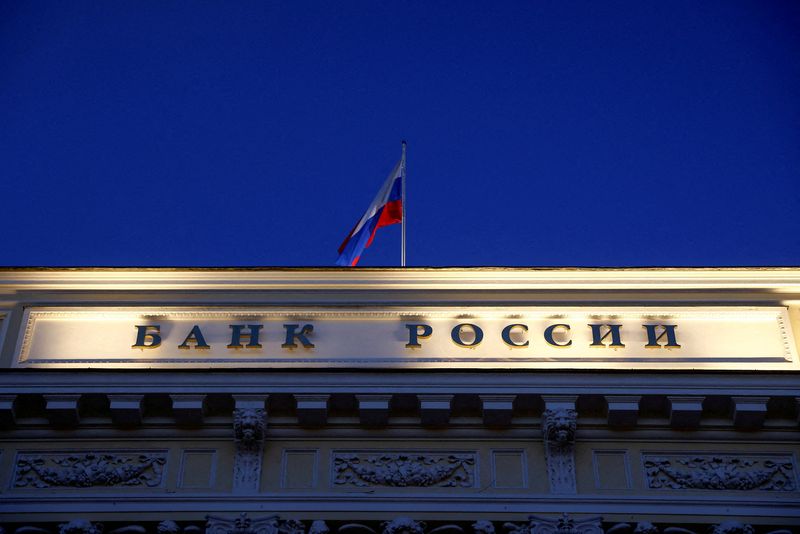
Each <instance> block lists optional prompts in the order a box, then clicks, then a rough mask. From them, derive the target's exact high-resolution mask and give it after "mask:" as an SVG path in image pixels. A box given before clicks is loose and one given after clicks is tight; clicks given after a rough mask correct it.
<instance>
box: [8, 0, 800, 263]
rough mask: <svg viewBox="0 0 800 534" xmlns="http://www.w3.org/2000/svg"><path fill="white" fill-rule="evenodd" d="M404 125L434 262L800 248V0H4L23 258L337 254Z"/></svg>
mask: <svg viewBox="0 0 800 534" xmlns="http://www.w3.org/2000/svg"><path fill="white" fill-rule="evenodd" d="M401 139H407V140H408V143H409V154H408V198H407V206H408V236H409V237H408V259H409V265H412V266H420V265H433V266H444V265H527V266H546V265H576V266H580V265H586V266H637V265H797V264H800V181H799V180H800V4H799V3H797V2H767V1H763V0H754V1H749V2H746V1H731V0H721V1H705V2H697V1H696V0H691V1H670V2H642V1H630V2H594V1H591V2H589V1H587V2H561V1H553V2H532V1H525V2H511V1H506V2H482V3H477V2H456V1H453V2H438V1H435V2H428V1H426V2H374V1H365V2H342V3H340V2H309V3H303V2H281V3H277V2H274V3H273V2H262V1H257V2H255V1H254V2H155V1H154V2H121V1H120V2H51V1H46V2H3V3H0V202H1V204H0V206H2V209H1V211H0V220H2V227H1V229H0V236H2V237H0V245H1V246H0V265H7V266H11V265H54V266H56V265H152V266H165V265H186V266H201V265H207V266H216V265H243V266H244V265H263V266H273V265H274V266H288V265H333V263H334V261H335V259H336V249H337V248H338V246H339V243H340V242H341V240H342V239H343V238H344V236H345V235H346V234H347V232H348V231H349V230H350V228H351V227H352V225H353V224H354V223H355V221H356V220H357V219H358V218H359V217H360V216H361V214H362V212H363V211H364V209H365V208H366V206H367V204H368V203H369V202H370V200H371V199H372V197H373V195H374V194H375V192H376V191H377V189H378V188H379V186H380V185H381V183H382V181H383V180H384V179H385V178H386V175H387V173H388V172H389V171H390V170H391V168H392V166H393V165H394V163H395V162H396V160H397V159H398V158H399V155H400V141H401ZM399 236H400V232H399V226H393V227H390V228H387V229H383V230H381V231H380V232H379V234H378V236H377V238H376V240H375V243H374V244H373V246H372V247H371V248H370V249H368V250H367V252H366V253H365V255H364V256H363V259H362V262H361V263H360V265H363V266H374V265H397V264H398V261H399V247H400V245H399Z"/></svg>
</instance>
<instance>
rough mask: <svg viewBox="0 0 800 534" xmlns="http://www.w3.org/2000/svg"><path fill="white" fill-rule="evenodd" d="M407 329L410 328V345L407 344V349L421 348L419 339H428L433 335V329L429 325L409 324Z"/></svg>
mask: <svg viewBox="0 0 800 534" xmlns="http://www.w3.org/2000/svg"><path fill="white" fill-rule="evenodd" d="M406 328H408V343H406V348H407V349H418V348H420V347H421V346H422V345H420V343H419V338H421V337H423V338H428V337H431V334H433V328H432V327H431V325H428V324H407V325H406ZM420 329H422V330H420Z"/></svg>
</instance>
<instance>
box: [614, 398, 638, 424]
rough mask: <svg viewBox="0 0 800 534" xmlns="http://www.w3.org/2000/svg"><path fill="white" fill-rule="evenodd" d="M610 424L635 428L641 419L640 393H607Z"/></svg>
mask: <svg viewBox="0 0 800 534" xmlns="http://www.w3.org/2000/svg"><path fill="white" fill-rule="evenodd" d="M605 400H606V416H607V418H608V426H610V427H613V428H633V427H635V426H636V423H637V421H638V420H639V401H641V400H642V397H641V396H640V395H606V397H605Z"/></svg>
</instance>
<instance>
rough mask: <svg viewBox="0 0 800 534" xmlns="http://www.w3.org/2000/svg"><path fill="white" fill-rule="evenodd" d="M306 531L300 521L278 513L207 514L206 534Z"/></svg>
mask: <svg viewBox="0 0 800 534" xmlns="http://www.w3.org/2000/svg"><path fill="white" fill-rule="evenodd" d="M305 531H306V530H305V526H304V525H303V523H301V522H300V521H296V520H293V519H288V520H281V519H280V518H279V517H278V516H277V515H273V516H268V517H258V518H252V519H251V518H250V517H248V516H247V513H242V514H240V515H239V517H236V518H228V517H220V516H212V515H209V516H206V531H205V532H206V534H305Z"/></svg>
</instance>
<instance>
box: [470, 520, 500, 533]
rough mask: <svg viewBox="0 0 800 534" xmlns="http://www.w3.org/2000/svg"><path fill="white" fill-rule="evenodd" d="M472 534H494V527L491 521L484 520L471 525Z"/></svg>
mask: <svg viewBox="0 0 800 534" xmlns="http://www.w3.org/2000/svg"><path fill="white" fill-rule="evenodd" d="M472 532H474V533H475V534H495V532H494V525H493V524H492V522H491V521H487V520H485V519H481V520H480V521H475V522H474V523H472Z"/></svg>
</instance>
